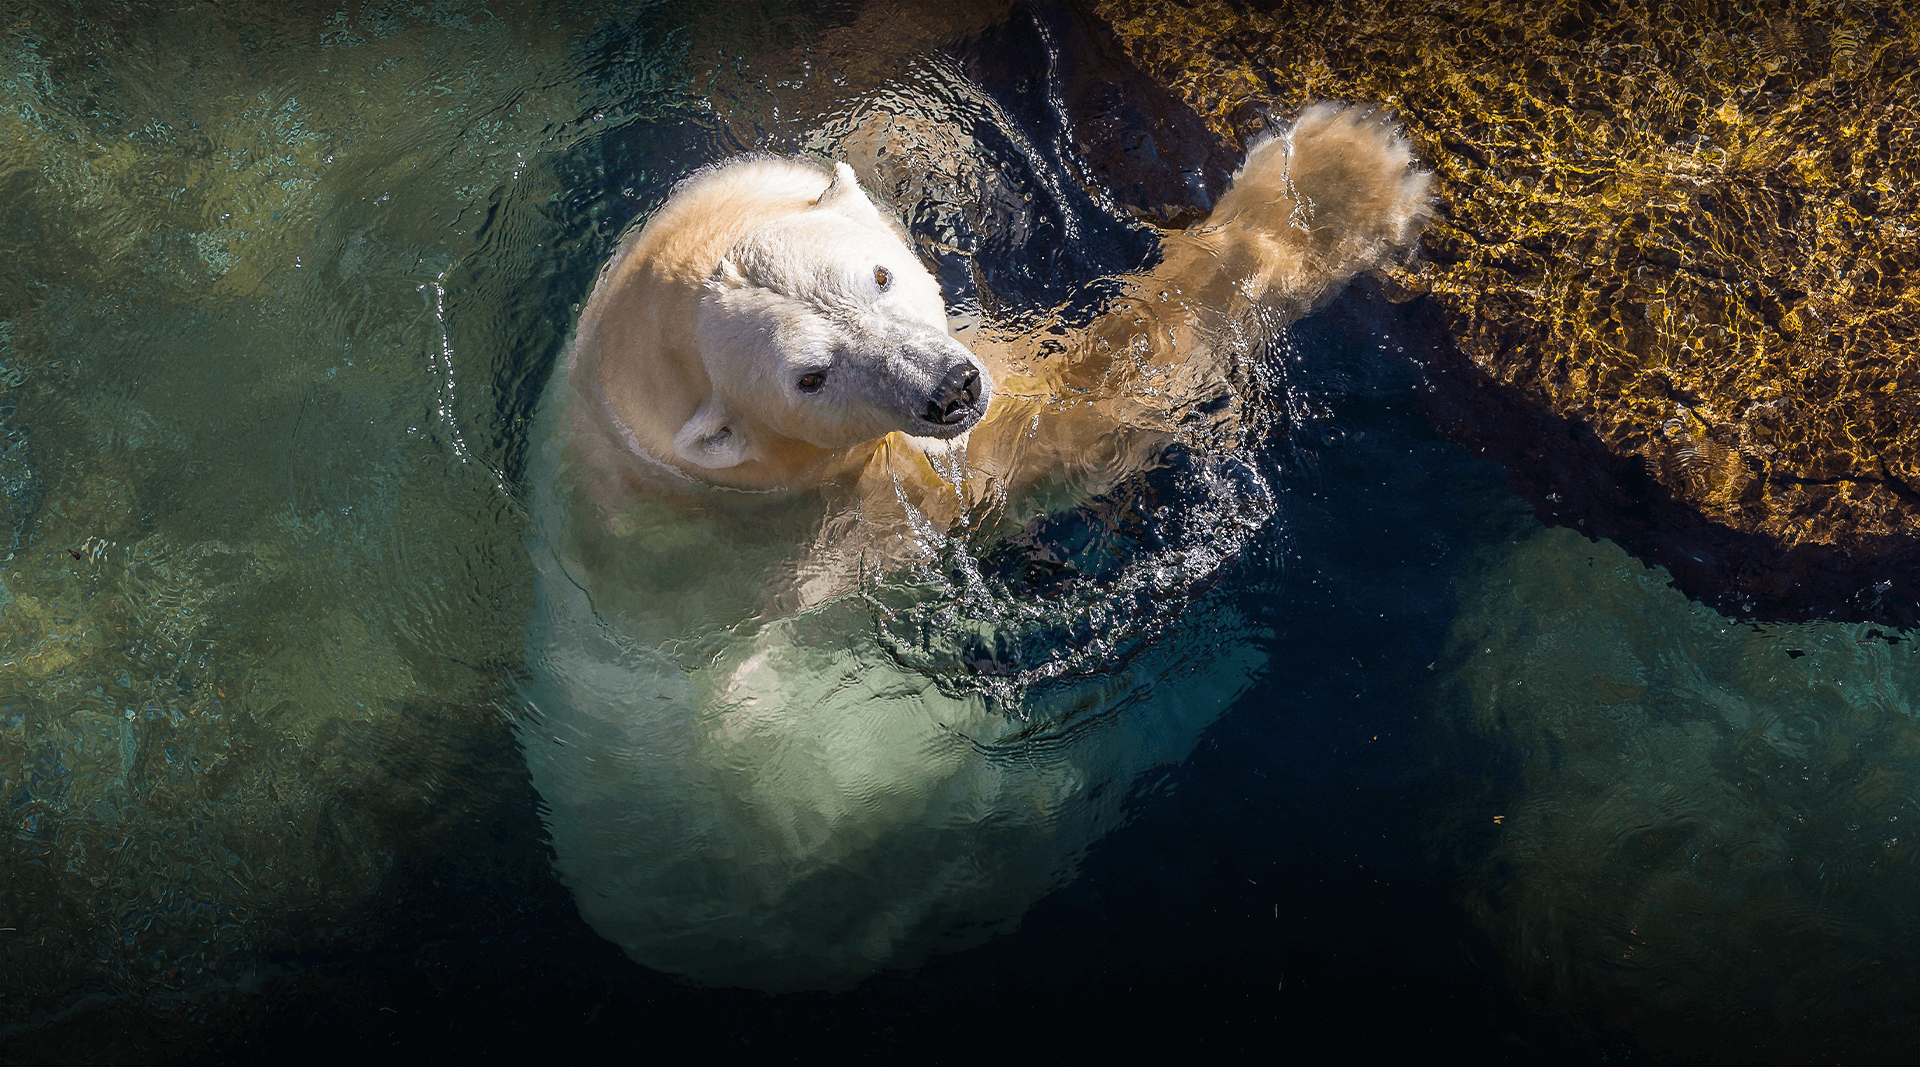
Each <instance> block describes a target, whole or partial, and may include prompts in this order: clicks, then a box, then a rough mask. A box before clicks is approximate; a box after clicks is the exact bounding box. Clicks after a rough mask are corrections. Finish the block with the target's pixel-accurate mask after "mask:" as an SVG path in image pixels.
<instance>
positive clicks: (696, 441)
mask: <svg viewBox="0 0 1920 1067" xmlns="http://www.w3.org/2000/svg"><path fill="white" fill-rule="evenodd" d="M673 450H674V451H675V452H676V453H678V454H679V456H680V458H681V459H684V460H686V461H687V462H688V463H691V464H693V465H694V466H696V467H705V468H706V469H707V470H719V469H720V468H722V467H738V466H739V465H740V464H742V463H745V462H746V461H747V460H748V459H749V458H750V455H749V453H750V452H751V451H752V445H751V443H750V442H749V441H748V440H747V438H746V435H745V434H743V433H741V432H740V431H739V430H738V429H736V428H735V427H734V426H733V425H732V424H731V421H730V419H729V417H728V414H727V409H726V405H725V404H722V403H721V402H720V398H719V397H718V396H710V397H708V398H707V402H706V403H704V404H702V405H700V410H699V411H696V412H694V413H693V418H690V419H688V420H687V421H686V424H685V425H683V426H681V427H680V432H679V433H676V434H674V435H673Z"/></svg>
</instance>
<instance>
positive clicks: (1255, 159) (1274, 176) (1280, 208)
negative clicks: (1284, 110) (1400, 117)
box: [1206, 104, 1433, 310]
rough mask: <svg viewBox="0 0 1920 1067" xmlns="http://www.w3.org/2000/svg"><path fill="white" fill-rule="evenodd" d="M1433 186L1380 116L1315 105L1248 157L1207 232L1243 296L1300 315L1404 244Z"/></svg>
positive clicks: (1425, 213)
mask: <svg viewBox="0 0 1920 1067" xmlns="http://www.w3.org/2000/svg"><path fill="white" fill-rule="evenodd" d="M1432 185H1433V175H1432V173H1431V172H1428V171H1424V170H1418V169H1416V168H1415V167H1414V162H1413V146H1412V145H1411V144H1409V143H1408V141H1407V139H1406V137H1405V136H1404V135H1403V134H1402V133H1401V131H1400V128H1399V126H1398V125H1397V124H1395V123H1394V122H1393V121H1392V120H1391V119H1389V118H1387V117H1386V116H1385V115H1384V114H1383V113H1382V112H1379V111H1376V110H1373V109H1371V108H1358V107H1344V106H1341V105H1338V104H1314V105H1313V106H1311V107H1308V108H1307V109H1306V110H1305V111H1302V112H1301V113H1300V115H1299V117H1298V118H1296V119H1295V120H1294V122H1293V124H1292V125H1291V126H1289V127H1287V128H1286V129H1285V130H1283V131H1280V132H1278V133H1276V134H1274V135H1272V136H1270V137H1267V138H1265V139H1263V140H1261V141H1258V142H1255V144H1254V145H1253V146H1252V147H1251V148H1250V149H1248V151H1247V160H1246V162H1245V163H1244V164H1242V165H1241V167H1240V170H1239V171H1238V172H1237V173H1236V174H1235V175H1234V177H1233V187H1232V188H1231V189H1229V190H1227V193H1226V194H1225V195H1224V196H1222V197H1221V198H1220V201H1219V203H1218V204H1217V205H1216V206H1215V208H1214V211H1213V214H1212V215H1211V216H1210V217H1209V218H1208V219H1207V223H1206V227H1207V229H1208V230H1210V231H1211V235H1212V236H1211V240H1212V241H1213V242H1214V243H1215V244H1216V245H1217V246H1219V248H1220V251H1221V252H1223V253H1224V254H1223V255H1222V257H1221V261H1222V262H1223V263H1229V264H1232V265H1233V269H1236V270H1239V271H1241V272H1242V273H1243V274H1244V276H1245V277H1246V278H1247V279H1249V285H1248V286H1247V291H1248V292H1250V293H1254V292H1256V291H1265V292H1268V293H1271V294H1273V295H1274V296H1280V297H1285V298H1287V299H1291V300H1293V301H1296V302H1298V303H1299V304H1301V305H1302V310H1304V309H1306V308H1310V307H1311V306H1312V305H1314V304H1316V303H1317V302H1318V301H1319V300H1321V299H1322V298H1323V297H1324V296H1326V295H1327V294H1330V293H1331V292H1332V291H1334V290H1335V289H1337V288H1338V287H1339V286H1341V285H1343V284H1345V282H1346V281H1347V279H1349V278H1351V277H1353V276H1354V275H1355V274H1358V273H1360V272H1361V271H1366V270H1373V269H1375V268H1378V267H1381V266H1384V265H1386V264H1387V263H1388V262H1389V261H1391V260H1392V259H1393V258H1394V257H1395V256H1397V255H1399V254H1401V253H1402V252H1403V251H1404V250H1405V249H1406V248H1408V247H1409V246H1411V245H1412V243H1413V241H1414V240H1415V238H1417V237H1418V236H1419V233H1420V229H1421V227H1422V226H1423V225H1425V223H1426V221H1427V219H1428V217H1429V216H1430V215H1431V214H1432V210H1433V207H1432V200H1433V192H1432Z"/></svg>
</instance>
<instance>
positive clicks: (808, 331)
mask: <svg viewBox="0 0 1920 1067" xmlns="http://www.w3.org/2000/svg"><path fill="white" fill-rule="evenodd" d="M695 339H696V342H697V344H698V345H699V348H700V354H701V359H702V361H703V362H704V363H705V365H706V370H707V375H708V378H709V379H710V380H711V381H712V383H713V395H712V396H711V397H710V398H709V399H708V400H707V402H706V403H705V404H703V405H702V406H701V408H700V409H699V411H698V412H696V413H695V414H694V416H693V417H692V418H691V419H689V420H687V422H686V424H685V425H684V426H682V427H681V429H680V432H679V433H678V434H676V435H675V437H674V449H675V451H676V452H677V453H678V454H679V455H680V457H681V458H682V459H685V460H686V461H687V462H689V463H693V464H695V465H697V466H701V467H706V468H710V469H711V468H719V467H729V466H734V465H736V464H739V463H742V462H745V461H747V460H749V459H752V458H754V457H755V455H756V454H757V449H756V441H755V438H756V437H757V436H759V435H763V434H774V435H778V436H781V437H789V438H794V439H798V440H801V441H805V442H808V443H810V444H813V445H816V446H819V447H822V448H847V447H851V446H854V445H858V444H862V443H864V442H868V441H874V440H878V439H879V438H881V437H884V436H885V435H887V434H888V433H891V432H894V431H899V432H902V433H905V434H908V435H909V436H913V437H923V438H937V439H943V440H950V439H953V438H956V437H959V436H960V435H962V434H965V433H966V432H967V431H968V430H970V429H972V428H973V426H974V425H975V424H976V423H978V422H979V421H980V419H981V417H982V416H983V415H985V414H986V411H987V405H988V403H989V402H990V401H991V399H992V395H993V383H992V379H991V377H990V376H989V374H988V372H987V368H986V365H985V364H984V363H982V362H981V361H980V360H979V359H977V358H975V356H974V355H973V353H971V352H969V351H968V350H967V348H966V347H965V346H964V345H962V344H960V342H958V341H956V340H954V339H953V337H952V336H951V335H949V334H948V333H947V314H946V304H945V302H944V301H943V300H942V299H941V296H940V286H939V283H937V282H935V281H934V279H933V276H932V275H931V274H929V273H927V270H926V268H925V267H923V266H921V265H920V262H919V261H918V260H917V259H916V258H914V255H913V253H912V252H911V251H909V250H908V248H907V246H906V244H905V243H904V242H903V241H902V240H901V239H900V236H899V234H898V233H897V232H896V231H895V230H894V229H893V227H892V226H890V225H888V223H887V221H886V220H885V219H884V218H882V217H881V215H880V213H879V212H878V211H877V210H875V208H874V206H873V204H872V202H870V201H869V200H868V199H867V197H866V194H865V193H864V192H862V191H861V189H860V186H859V183H858V182H857V181H856V180H855V179H854V176H853V171H852V170H851V169H850V168H848V167H847V165H846V164H844V163H842V164H840V165H839V166H838V167H837V168H836V172H835V176H834V179H833V182H832V184H831V185H829V186H828V187H827V190H826V192H824V193H822V194H821V196H820V199H819V200H818V201H816V202H815V203H814V204H813V206H812V207H810V208H808V209H807V210H804V211H800V212H797V213H794V214H791V215H786V216H784V217H781V218H778V219H775V220H774V221H772V222H769V223H766V224H765V225H762V226H760V227H758V228H756V229H754V230H752V231H750V232H749V233H747V234H746V235H745V236H744V237H742V238H740V240H738V241H737V242H735V244H734V245H733V247H732V248H731V249H730V250H729V251H728V253H727V255H726V256H725V257H724V258H723V259H722V260H721V261H720V264H719V266H718V267H717V268H715V270H714V273H713V276H712V277H711V278H710V279H709V280H708V281H707V285H706V292H705V293H704V294H703V295H702V297H701V299H700V311H699V318H698V320H697V322H696V324H695Z"/></svg>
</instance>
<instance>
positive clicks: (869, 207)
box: [813, 163, 887, 226]
mask: <svg viewBox="0 0 1920 1067" xmlns="http://www.w3.org/2000/svg"><path fill="white" fill-rule="evenodd" d="M813 206H814V207H817V208H824V209H825V210H827V211H838V212H839V213H840V214H842V215H845V216H846V217H848V218H850V219H856V220H858V221H861V222H870V223H874V224H876V225H880V226H885V225H886V224H887V223H886V220H885V219H883V218H881V217H880V212H879V210H878V209H876V208H875V207H874V206H873V201H871V200H868V199H867V193H866V190H864V189H862V188H860V179H858V178H856V177H854V176H853V168H852V167H849V166H847V165H846V164H845V163H835V164H834V165H833V184H831V185H829V186H827V191H826V192H824V193H821V194H820V199H818V200H815V201H814V202H813Z"/></svg>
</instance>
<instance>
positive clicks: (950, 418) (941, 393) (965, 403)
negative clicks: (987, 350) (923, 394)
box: [926, 363, 980, 426]
mask: <svg viewBox="0 0 1920 1067" xmlns="http://www.w3.org/2000/svg"><path fill="white" fill-rule="evenodd" d="M978 399H980V372H979V371H977V370H975V369H973V368H972V367H970V366H968V365H967V364H965V363H961V364H958V365H957V366H955V367H954V368H953V369H952V370H950V371H948V372H947V376H946V377H945V378H942V379H940V388H938V389H936V390H934V393H933V399H932V400H929V401H927V415H926V419H927V421H928V422H938V423H941V424H943V425H947V426H951V425H953V424H954V423H956V422H959V421H960V420H962V419H964V418H966V417H967V413H968V412H970V411H972V410H973V402H974V401H976V400H978Z"/></svg>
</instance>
